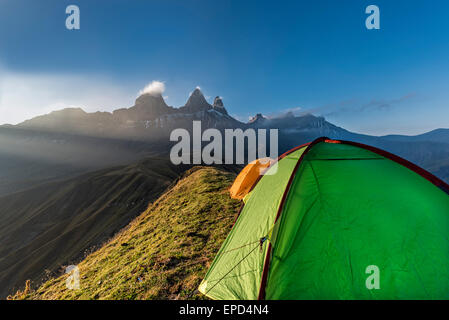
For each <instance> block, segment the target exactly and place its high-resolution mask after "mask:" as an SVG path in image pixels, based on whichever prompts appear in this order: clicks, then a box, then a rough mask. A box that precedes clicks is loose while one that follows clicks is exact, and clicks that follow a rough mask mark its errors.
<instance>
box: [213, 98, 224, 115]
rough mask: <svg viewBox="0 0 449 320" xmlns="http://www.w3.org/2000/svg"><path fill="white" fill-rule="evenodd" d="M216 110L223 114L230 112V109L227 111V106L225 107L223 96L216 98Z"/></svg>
mask: <svg viewBox="0 0 449 320" xmlns="http://www.w3.org/2000/svg"><path fill="white" fill-rule="evenodd" d="M212 107H213V108H214V110H217V111H218V112H221V113H223V114H226V115H227V114H228V111H226V108H225V107H224V104H223V100H222V98H221V97H219V96H216V97H215V99H214V104H213V105H212Z"/></svg>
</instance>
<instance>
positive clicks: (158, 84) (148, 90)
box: [139, 80, 165, 95]
mask: <svg viewBox="0 0 449 320" xmlns="http://www.w3.org/2000/svg"><path fill="white" fill-rule="evenodd" d="M164 91H165V84H164V83H163V82H162V81H157V80H154V81H152V82H150V83H149V84H147V85H146V86H145V88H143V89H142V90H140V92H139V94H150V95H160V94H162V93H163V92H164Z"/></svg>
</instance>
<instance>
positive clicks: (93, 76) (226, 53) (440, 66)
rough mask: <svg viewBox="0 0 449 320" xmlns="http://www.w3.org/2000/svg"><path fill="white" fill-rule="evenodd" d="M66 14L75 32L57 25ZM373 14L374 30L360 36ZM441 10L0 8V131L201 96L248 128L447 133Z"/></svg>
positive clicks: (445, 8)
mask: <svg viewBox="0 0 449 320" xmlns="http://www.w3.org/2000/svg"><path fill="white" fill-rule="evenodd" d="M69 4H76V5H78V6H79V8H80V11H81V29H80V30H76V31H69V30H67V29H66V28H65V19H66V14H65V8H66V6H67V5H69ZM370 4H375V5H377V6H378V7H379V8H380V14H381V19H380V23H381V29H380V30H367V29H366V28H365V19H366V17H367V15H366V14H365V8H366V7H367V6H368V5H370ZM448 12H449V2H447V1H445V0H441V1H437V0H434V1H432V2H429V1H405V0H395V1H391V0H390V1H379V0H373V1H362V0H341V1H334V0H328V1H324V0H314V1H311V0H310V1H262V0H258V1H251V0H245V1H241V0H237V1H216V0H208V1H200V0H198V1H195V0H191V1H190V0H182V1H181V0H180V1H170V0H160V1H159V0H157V1H156V0H155V1H150V0H134V1H133V0H127V1H124V0H122V1H118V0H109V1H92V0H71V1H65V0H40V1H24V0H0V123H6V122H9V123H17V122H20V121H22V120H24V119H26V118H29V117H32V116H35V115H38V114H42V113H47V112H49V111H51V110H54V109H60V108H63V107H69V106H80V107H83V108H84V109H85V110H86V111H96V110H109V111H110V110H113V109H116V108H119V107H129V106H131V105H133V102H134V99H135V98H136V96H137V95H138V92H139V90H141V89H142V88H143V87H144V86H145V85H146V84H148V83H149V82H151V81H153V80H160V81H163V82H164V83H165V86H166V91H165V92H164V96H166V97H167V98H166V99H167V103H168V104H169V105H173V106H176V107H178V106H181V105H183V104H184V103H185V101H186V99H187V98H188V95H189V93H190V92H191V91H192V90H193V89H194V88H195V87H196V86H200V87H201V88H202V91H203V92H204V94H205V95H206V97H209V99H210V100H212V99H213V97H214V96H216V95H220V96H222V97H223V98H224V103H225V106H226V108H227V109H228V111H229V113H230V114H232V115H234V116H235V117H238V118H239V119H240V120H247V119H248V117H249V116H251V115H254V114H255V113H263V114H265V115H268V116H274V115H278V114H281V113H283V112H286V111H288V110H294V111H295V112H296V113H301V112H309V111H310V112H313V113H315V114H318V115H324V116H325V117H326V118H327V119H328V120H329V121H331V122H333V123H335V124H337V125H339V126H342V127H344V128H346V129H348V130H352V131H356V132H361V133H367V134H379V135H381V134H388V133H402V134H416V133H421V132H425V131H428V130H431V129H434V128H438V127H449V104H448V101H449V58H448V57H449V19H448V18H447V15H448V14H449V13H448Z"/></svg>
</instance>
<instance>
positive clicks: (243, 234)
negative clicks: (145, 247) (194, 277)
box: [199, 149, 304, 299]
mask: <svg viewBox="0 0 449 320" xmlns="http://www.w3.org/2000/svg"><path fill="white" fill-rule="evenodd" d="M303 151H304V149H301V150H297V151H295V152H293V153H291V154H289V155H288V156H286V157H284V158H283V159H282V161H280V162H279V163H278V166H277V172H276V174H273V175H271V174H270V172H267V174H266V175H264V176H263V177H262V178H261V179H260V180H259V182H258V183H257V184H256V186H255V187H254V189H253V191H252V192H251V197H250V198H249V199H248V200H247V202H246V204H245V206H244V207H243V209H242V211H241V213H240V215H239V217H238V219H237V221H236V222H235V224H234V227H233V228H232V230H231V232H230V233H229V235H228V237H227V238H226V240H225V242H224V243H223V245H222V247H221V248H220V250H219V252H218V254H217V257H216V258H215V260H214V261H213V263H212V265H211V267H210V268H209V271H208V272H207V274H206V277H205V279H204V280H203V282H202V283H201V285H200V288H199V291H200V292H202V293H203V294H205V295H206V296H209V297H210V298H213V299H257V297H258V294H259V287H260V280H261V275H262V269H263V262H264V258H265V255H266V249H267V245H266V242H265V243H264V244H263V246H262V250H261V249H260V248H259V240H260V238H262V237H264V236H266V235H268V233H269V231H270V230H271V229H272V226H273V223H274V219H275V216H276V212H277V209H278V207H279V202H280V199H281V197H282V194H283V193H284V191H285V188H286V186H287V180H288V178H289V177H290V176H291V174H292V171H293V169H294V167H295V165H296V163H297V162H298V159H299V157H300V156H301V154H302V152H303ZM270 170H272V169H270ZM242 246H243V247H242ZM236 248H238V249H236ZM254 248H256V249H255V250H254ZM251 250H254V251H253V252H252V253H250V252H251ZM248 254H249V255H248ZM246 255H248V256H247V257H246V258H245V256H246ZM242 259H243V261H242V262H240V261H241V260H242ZM239 262H240V263H239ZM211 288H212V289H211Z"/></svg>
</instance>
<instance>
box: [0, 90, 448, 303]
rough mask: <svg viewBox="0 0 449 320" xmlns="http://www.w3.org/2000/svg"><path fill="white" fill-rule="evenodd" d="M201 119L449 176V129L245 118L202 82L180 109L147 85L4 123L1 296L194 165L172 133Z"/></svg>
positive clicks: (71, 256)
mask: <svg viewBox="0 0 449 320" xmlns="http://www.w3.org/2000/svg"><path fill="white" fill-rule="evenodd" d="M194 120H200V121H201V123H202V129H203V130H204V129H206V128H217V129H219V130H223V129H225V128H230V129H232V128H241V129H247V128H256V129H260V128H266V129H279V147H280V150H279V153H282V152H284V151H286V150H288V149H290V148H292V147H295V146H297V145H299V144H302V143H305V142H309V141H312V140H314V139H315V138H317V137H321V136H327V137H329V138H333V139H344V140H352V141H357V142H361V143H366V144H369V145H373V146H376V147H379V148H382V149H385V150H387V151H390V152H392V153H395V154H397V155H399V156H401V157H404V158H406V159H408V160H409V161H412V162H414V163H416V164H418V165H420V166H422V167H423V168H425V169H427V170H429V171H430V172H432V173H434V174H435V175H437V176H438V177H440V178H441V179H443V180H445V181H447V182H449V129H437V130H434V131H431V132H428V133H425V134H421V135H417V136H403V135H388V136H382V137H377V136H369V135H363V134H358V133H354V132H350V131H348V130H346V129H344V128H341V127H338V126H336V125H334V124H332V123H330V122H328V121H326V120H325V119H324V118H323V117H318V116H314V115H311V114H308V115H303V116H295V115H293V114H291V113H290V114H286V115H284V116H280V117H275V118H267V117H264V116H263V115H262V114H257V115H255V116H254V117H253V118H252V119H251V120H250V121H249V122H248V123H243V122H241V121H238V120H236V119H234V118H233V117H232V116H230V115H229V114H228V112H227V110H226V108H225V106H224V103H223V100H222V99H221V98H220V97H218V96H217V97H216V98H215V99H214V101H213V103H212V104H210V103H209V102H208V101H207V100H206V99H205V97H204V96H203V94H202V93H201V91H200V89H198V88H197V89H195V90H194V91H193V93H192V94H191V95H190V97H189V99H188V101H187V102H186V104H185V105H184V106H181V107H179V108H174V107H171V106H168V105H167V104H166V103H165V101H164V99H163V97H162V96H161V95H160V94H143V95H141V96H139V97H138V98H137V99H136V102H135V104H134V106H132V107H130V108H123V109H118V110H115V111H113V112H95V113H86V112H85V111H83V110H82V109H63V110H59V111H54V112H52V113H50V114H47V115H42V116H39V117H36V118H33V119H30V120H27V121H24V122H22V123H20V124H18V125H14V126H13V125H3V126H0V253H1V255H0V270H1V271H0V297H1V296H5V295H6V294H7V293H11V290H12V289H13V288H18V286H20V285H22V284H23V281H24V280H25V279H27V278H28V277H29V278H31V279H32V280H34V281H39V280H40V279H42V276H43V272H44V270H45V269H48V270H49V271H50V272H55V271H56V270H58V268H59V266H61V265H63V264H64V263H69V262H70V263H71V262H73V261H76V260H77V259H79V258H80V257H81V256H82V255H83V253H84V251H85V250H86V249H88V248H91V247H94V246H98V245H99V244H101V243H102V242H103V241H105V240H106V239H107V238H108V237H110V236H111V235H112V234H114V233H115V232H116V231H117V230H119V229H120V228H121V227H123V226H125V225H126V224H127V223H128V222H129V221H130V220H131V219H132V218H133V217H135V216H136V215H137V214H138V213H140V212H141V211H142V210H143V209H144V208H145V207H146V205H148V202H150V201H152V200H153V199H155V198H156V197H157V196H159V195H160V194H161V192H163V191H164V190H165V188H166V187H167V186H168V185H170V183H172V182H173V181H174V180H176V178H177V177H178V176H179V175H180V174H182V172H183V170H185V169H186V168H188V166H187V167H183V166H181V167H177V166H174V165H172V164H171V163H170V162H169V159H168V154H169V151H170V148H171V146H172V145H173V143H172V142H170V141H169V134H170V132H171V131H172V130H173V129H175V128H185V129H187V130H191V128H192V121H194ZM228 169H229V168H228Z"/></svg>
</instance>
